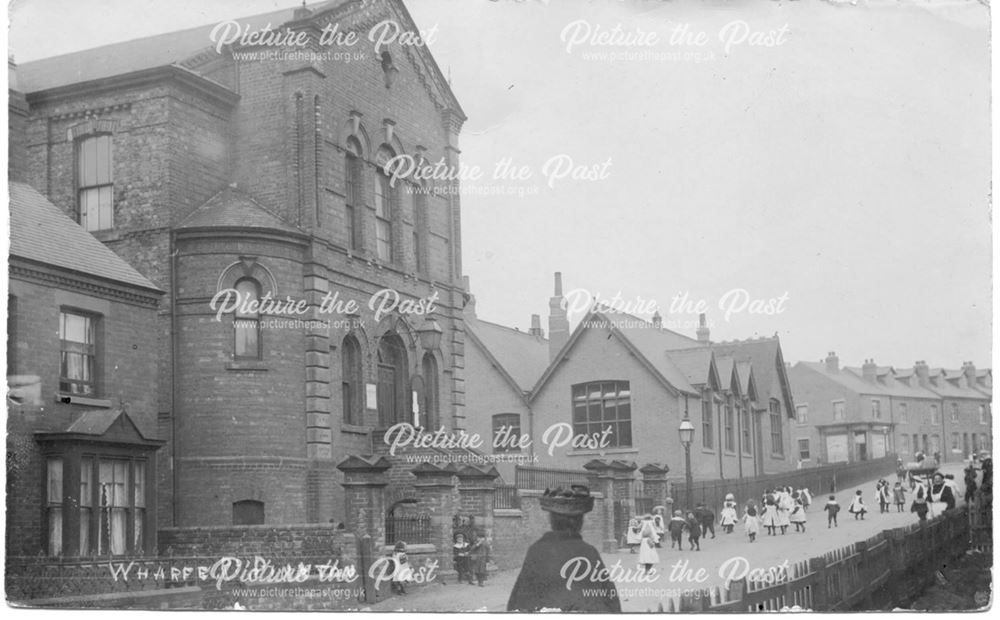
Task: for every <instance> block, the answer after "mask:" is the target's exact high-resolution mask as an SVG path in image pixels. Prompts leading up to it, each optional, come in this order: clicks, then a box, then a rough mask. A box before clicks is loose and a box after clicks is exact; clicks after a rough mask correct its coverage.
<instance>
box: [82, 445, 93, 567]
mask: <svg viewBox="0 0 1000 620" xmlns="http://www.w3.org/2000/svg"><path fill="white" fill-rule="evenodd" d="M93 493H94V459H88V458H84V459H80V555H90V553H91V551H92V550H93V549H92V548H91V546H90V528H91V525H90V524H91V522H92V515H93V512H94V499H93Z"/></svg>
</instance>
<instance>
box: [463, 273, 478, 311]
mask: <svg viewBox="0 0 1000 620" xmlns="http://www.w3.org/2000/svg"><path fill="white" fill-rule="evenodd" d="M462 288H464V289H465V306H463V307H462V313H463V314H465V315H466V316H471V317H472V318H476V296H475V295H473V294H472V286H471V285H470V283H469V276H462Z"/></svg>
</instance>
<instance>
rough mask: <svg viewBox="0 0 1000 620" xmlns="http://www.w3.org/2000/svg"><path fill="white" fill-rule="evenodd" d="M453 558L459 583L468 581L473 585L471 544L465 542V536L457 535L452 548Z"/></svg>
mask: <svg viewBox="0 0 1000 620" xmlns="http://www.w3.org/2000/svg"><path fill="white" fill-rule="evenodd" d="M451 558H452V561H453V562H454V563H455V572H456V573H458V583H462V582H463V581H465V580H466V579H468V580H469V583H472V575H471V574H470V571H469V558H470V551H469V543H467V542H466V541H465V534H463V533H461V532H459V533H457V534H455V544H454V545H452V548H451Z"/></svg>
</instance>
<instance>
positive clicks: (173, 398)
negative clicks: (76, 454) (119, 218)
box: [170, 229, 180, 527]
mask: <svg viewBox="0 0 1000 620" xmlns="http://www.w3.org/2000/svg"><path fill="white" fill-rule="evenodd" d="M179 334H180V330H178V329H177V241H176V233H175V231H174V230H172V229H171V231H170V469H171V487H172V488H171V495H172V497H171V500H172V501H171V508H172V510H171V513H172V516H171V523H172V525H173V526H174V527H179V525H180V523H179V522H178V515H179V513H180V509H179V507H178V504H179V503H180V493H178V492H177V484H178V480H179V475H178V473H177V472H178V469H179V468H180V458H179V455H178V449H177V350H178V349H179V347H178V342H177V338H178V336H179Z"/></svg>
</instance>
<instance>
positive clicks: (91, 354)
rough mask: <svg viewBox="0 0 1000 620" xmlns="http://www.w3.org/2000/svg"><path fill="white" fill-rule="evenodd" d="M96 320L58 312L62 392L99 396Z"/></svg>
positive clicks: (90, 317)
mask: <svg viewBox="0 0 1000 620" xmlns="http://www.w3.org/2000/svg"><path fill="white" fill-rule="evenodd" d="M96 323H97V317H95V316H93V315H88V314H83V313H80V312H75V311H70V310H63V311H62V312H60V313H59V354H60V364H59V391H60V392H64V393H67V394H80V395H82V396H96V395H97V380H96V374H97V341H96Z"/></svg>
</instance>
